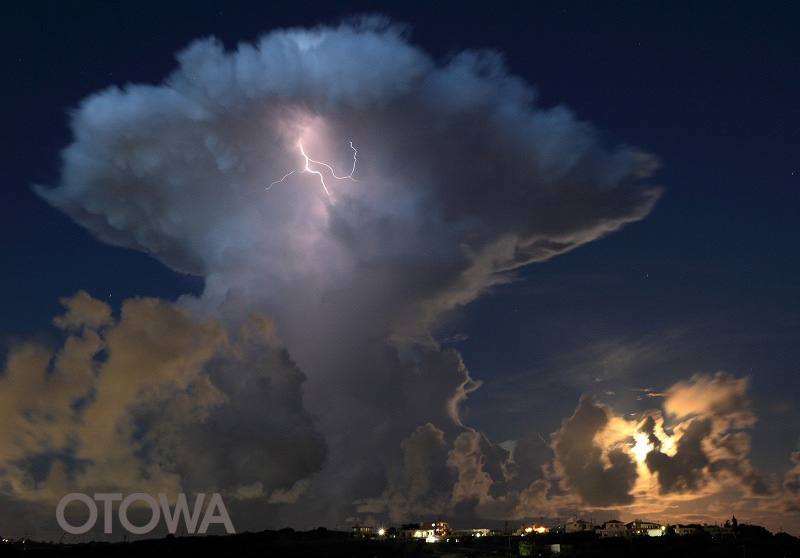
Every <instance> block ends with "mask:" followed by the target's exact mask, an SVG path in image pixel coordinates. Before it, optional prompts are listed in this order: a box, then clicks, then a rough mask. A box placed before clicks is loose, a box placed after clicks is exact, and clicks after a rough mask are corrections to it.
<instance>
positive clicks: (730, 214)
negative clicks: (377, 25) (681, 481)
mask: <svg viewBox="0 0 800 558" xmlns="http://www.w3.org/2000/svg"><path fill="white" fill-rule="evenodd" d="M362 12H370V13H371V12H376V13H381V14H385V15H388V16H389V17H390V18H392V19H393V20H395V21H398V22H405V23H408V24H409V29H410V37H411V42H412V43H413V44H416V45H418V46H420V47H421V48H423V49H424V50H426V51H427V52H429V53H430V54H432V55H433V57H434V58H436V59H437V60H444V59H446V58H447V57H448V56H449V55H451V54H453V53H455V52H458V51H460V50H463V49H475V48H489V49H495V50H498V51H500V52H502V53H503V54H504V56H505V59H506V62H507V66H508V68H509V69H510V71H511V73H513V74H515V75H518V76H520V77H521V78H522V79H524V80H525V81H526V82H528V83H529V84H532V85H534V86H535V87H536V88H537V90H538V104H539V105H541V106H544V107H550V106H555V105H559V104H564V105H566V106H567V107H569V108H570V109H571V110H572V111H574V113H575V115H576V116H577V118H578V119H579V120H583V121H587V122H590V123H591V124H592V125H594V126H596V127H597V129H598V131H599V132H598V133H599V134H600V135H601V137H602V138H603V142H604V143H605V144H607V145H608V146H609V147H614V146H616V145H619V144H626V145H633V146H636V147H638V148H640V149H643V150H644V151H647V152H650V153H653V154H655V155H656V156H658V157H659V158H660V160H661V162H662V166H661V168H660V169H659V170H658V171H657V173H656V175H655V179H654V180H653V182H655V183H656V184H658V185H660V186H662V187H663V188H664V195H663V197H662V199H661V200H660V202H659V203H658V204H657V206H656V207H655V209H654V211H653V212H652V213H651V214H650V215H649V216H648V217H647V218H645V219H644V220H643V221H641V222H637V223H634V224H631V225H629V226H627V227H626V228H624V229H623V230H622V231H620V232H617V233H614V234H612V235H609V236H608V237H607V238H603V239H601V240H599V241H596V242H592V243H589V244H587V245H584V246H582V247H580V248H578V249H576V250H574V251H572V252H570V253H567V254H564V255H561V256H558V257H556V258H554V259H552V260H550V261H548V262H545V263H541V264H534V265H531V266H529V267H526V268H524V269H523V270H521V271H518V272H517V274H518V277H519V281H517V282H515V283H513V284H510V285H504V286H501V287H497V288H495V289H494V290H493V292H492V293H491V294H489V295H485V296H483V297H482V298H479V299H478V300H476V301H475V302H473V303H471V304H470V305H469V306H468V307H466V308H464V309H463V310H461V311H460V312H459V314H458V316H457V318H456V319H454V320H451V321H450V322H449V323H448V324H447V325H446V326H445V327H444V328H443V330H442V331H440V332H439V333H440V336H439V337H440V338H442V339H444V338H447V337H451V336H454V335H457V334H466V335H467V336H468V338H467V339H466V340H460V341H456V342H454V343H453V346H455V347H456V348H458V350H459V351H461V353H462V354H463V356H464V360H465V362H466V365H467V367H468V368H469V369H470V371H471V374H472V377H473V378H476V379H480V380H482V381H483V383H484V385H483V387H482V388H481V389H480V390H478V391H477V392H475V393H474V394H473V395H472V396H471V397H470V399H469V400H468V401H467V403H466V404H465V406H464V413H463V418H464V421H465V423H467V424H470V425H472V426H475V427H476V428H479V429H480V430H481V431H483V432H485V433H486V434H487V435H488V436H489V438H491V439H492V440H493V441H495V442H500V441H503V440H506V439H513V438H518V437H521V436H523V435H525V434H526V433H527V432H528V431H529V430H530V429H531V428H534V429H535V430H536V431H538V432H539V433H540V434H542V435H543V436H545V437H546V436H547V435H549V434H550V433H551V432H554V431H555V430H556V429H558V428H559V426H560V424H561V420H562V419H564V418H566V417H568V416H569V415H570V414H571V413H572V410H573V409H574V407H575V405H576V403H577V401H578V398H579V397H580V395H581V394H582V393H592V394H594V395H596V396H597V397H598V398H599V399H600V400H601V401H603V402H606V403H608V404H610V405H612V406H613V407H614V408H615V409H616V410H617V411H619V412H620V413H632V412H636V411H641V410H644V409H645V408H647V406H648V405H649V403H650V401H642V400H638V399H637V397H638V396H639V395H640V394H641V393H642V392H636V391H631V390H632V389H636V388H653V389H654V390H655V391H656V392H660V391H663V390H665V389H667V388H668V387H669V386H671V385H673V384H674V383H675V382H677V381H679V380H682V379H687V378H689V377H690V376H691V375H692V374H695V373H708V374H711V373H714V372H716V371H717V370H725V371H728V372H730V373H732V374H733V375H735V376H736V377H743V376H748V377H749V378H750V392H749V396H750V398H751V399H752V402H753V408H754V411H755V414H756V416H757V417H758V422H757V423H756V425H755V427H753V429H752V430H751V433H752V435H753V441H752V451H751V454H750V459H751V461H752V463H753V464H754V465H755V466H756V467H759V468H762V469H763V470H765V471H767V472H768V473H769V474H771V475H773V476H774V479H776V480H779V479H780V476H781V475H782V474H783V473H784V472H785V471H786V470H787V469H788V468H789V467H790V465H791V464H790V461H789V455H790V453H791V452H792V451H795V450H797V449H798V437H799V436H800V428H799V425H800V408H798V406H797V401H800V387H798V382H797V381H796V379H797V378H798V363H799V362H800V297H799V296H798V288H797V287H798V273H800V219H798V209H799V208H800V159H798V146H800V103H798V99H800V72H798V69H800V41H798V38H797V28H798V23H800V8H797V7H794V6H792V5H791V3H779V2H769V3H758V4H756V3H740V2H733V3H721V2H711V3H696V2H695V3H690V2H647V3H638V2H636V3H634V2H617V3H613V4H610V5H609V4H599V3H588V2H587V3H584V2H558V3H556V2H535V3H519V2H510V3H491V4H489V3H471V2H470V3H465V5H457V4H453V3H429V2H405V3H402V4H385V5H384V4H380V3H379V4H375V3H372V2H337V3H329V2H317V3H313V2H311V3H308V2H306V3H298V4H294V3H292V4H288V3H286V4H274V3H269V4H267V3H256V2H191V3H188V2H187V3H182V2H178V3H164V2H136V3H111V4H109V3H103V2H82V3H66V2H38V3H17V4H15V5H13V6H7V7H6V10H5V14H4V17H3V21H2V23H0V52H2V71H3V75H4V76H5V77H4V86H3V88H2V92H0V99H2V101H3V106H4V107H5V110H4V111H3V112H4V116H3V120H2V129H3V134H2V153H3V154H4V157H3V162H4V164H3V166H2V173H0V181H1V182H2V188H0V196H2V198H0V208H2V209H0V211H2V217H1V218H0V242H2V254H3V261H4V263H3V266H2V269H3V271H2V274H0V281H2V290H1V291H0V292H2V293H4V294H3V296H1V297H0V338H2V339H3V348H4V350H6V349H7V348H8V347H9V346H10V345H11V344H13V342H14V340H17V339H20V338H31V337H35V338H44V339H49V336H51V335H54V334H53V332H52V331H51V329H50V325H49V324H50V321H51V320H52V318H53V316H55V315H57V314H58V313H59V312H60V308H61V307H60V305H59V302H58V301H59V299H60V298H61V297H65V296H69V295H72V294H73V293H75V292H76V291H78V290H80V289H83V290H86V291H87V292H89V293H90V294H91V295H92V296H94V297H96V298H100V299H104V300H107V301H108V302H110V303H111V304H112V305H115V304H119V302H120V301H122V300H123V299H126V298H130V297H133V296H142V295H148V296H158V297H161V298H167V299H172V300H174V299H176V298H177V297H178V296H179V295H181V294H184V293H195V294H198V293H200V292H201V291H202V289H203V280H202V279H201V278H197V277H191V276H183V275H180V274H177V273H175V272H173V271H171V270H169V269H167V268H166V267H165V266H163V265H162V264H161V263H159V262H157V261H155V260H154V259H151V258H150V257H149V256H147V255H145V254H142V253H139V252H134V251H132V250H127V249H123V248H117V247H109V246H106V245H103V244H101V243H100V242H98V241H97V240H96V239H94V238H93V237H92V235H91V234H90V233H89V232H87V231H86V230H84V229H83V228H81V227H79V226H78V225H76V224H74V223H73V222H72V221H70V220H69V218H68V217H66V216H65V215H63V214H62V213H60V212H59V211H57V210H56V209H53V208H52V207H50V206H48V205H47V204H46V203H44V202H43V201H42V200H41V199H40V198H39V197H37V196H36V195H35V194H34V193H33V192H32V190H31V186H32V185H33V184H43V185H47V186H51V185H55V184H56V183H57V182H58V180H59V168H60V159H59V151H60V150H61V149H62V148H64V147H65V146H66V145H68V144H69V143H70V141H71V134H70V130H69V126H68V120H69V113H70V111H71V110H72V109H74V108H75V107H76V106H77V105H78V103H79V102H80V100H81V99H82V98H84V97H86V96H87V95H89V94H91V93H93V92H95V91H97V90H99V89H103V88H105V87H108V86H111V85H123V84H127V83H150V84H157V83H160V82H161V80H162V79H163V78H164V76H165V75H167V74H168V73H169V72H170V71H171V70H172V69H174V67H175V64H176V63H175V60H174V53H175V52H176V51H178V50H180V49H182V48H183V47H185V45H187V44H188V43H189V42H190V41H192V40H193V39H196V38H199V37H204V36H208V35H214V36H216V37H218V38H220V39H221V40H222V41H223V43H224V44H225V46H226V47H228V48H233V47H235V45H236V43H237V42H239V41H251V40H254V39H256V38H258V37H259V36H260V35H261V34H262V33H264V32H267V31H270V30H273V29H277V28H285V27H298V26H313V25H315V24H317V23H336V22H337V21H339V20H340V19H341V18H343V17H347V16H351V15H353V14H358V13H362ZM644 399H647V398H646V397H645V398H644Z"/></svg>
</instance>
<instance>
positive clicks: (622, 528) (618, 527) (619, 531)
mask: <svg viewBox="0 0 800 558" xmlns="http://www.w3.org/2000/svg"><path fill="white" fill-rule="evenodd" d="M599 533H600V536H601V537H627V536H628V526H627V525H625V524H624V523H623V522H622V521H619V520H617V519H610V520H608V521H606V522H605V523H603V527H602V528H601V529H599Z"/></svg>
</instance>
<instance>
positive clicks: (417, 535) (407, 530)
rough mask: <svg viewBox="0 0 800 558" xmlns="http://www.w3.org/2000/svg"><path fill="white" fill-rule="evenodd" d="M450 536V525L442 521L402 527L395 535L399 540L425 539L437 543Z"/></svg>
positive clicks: (410, 524) (422, 522)
mask: <svg viewBox="0 0 800 558" xmlns="http://www.w3.org/2000/svg"><path fill="white" fill-rule="evenodd" d="M449 534H450V525H448V524H447V523H445V522H443V521H434V522H430V521H421V522H419V523H409V524H406V525H403V526H402V527H401V528H400V531H399V532H398V534H397V537H398V538H400V539H425V540H426V541H427V542H437V541H440V540H442V539H444V538H446V537H447V536H448V535H449Z"/></svg>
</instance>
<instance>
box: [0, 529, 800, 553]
mask: <svg viewBox="0 0 800 558" xmlns="http://www.w3.org/2000/svg"><path fill="white" fill-rule="evenodd" d="M522 541H529V542H530V543H531V555H532V556H551V555H552V554H551V552H550V547H549V546H548V545H551V544H561V545H565V546H566V545H569V546H568V547H567V548H565V549H564V550H563V551H562V552H561V554H558V556H560V557H563V558H573V557H578V558H582V557H614V558H618V557H619V558H627V557H631V558H633V557H647V558H650V557H655V558H659V557H676V556H678V557H681V558H694V557H697V558H717V557H725V558H728V557H731V558H734V557H735V558H740V557H741V558H760V557H769V558H772V557H781V558H782V557H800V539H798V538H797V537H793V536H791V535H787V534H786V533H778V534H776V535H772V534H771V533H770V532H769V531H767V530H766V529H764V528H762V527H758V526H751V525H740V530H739V536H738V538H734V537H727V538H717V539H715V538H711V537H710V536H708V535H707V534H697V535H686V536H674V535H673V536H664V537H652V538H651V537H636V538H631V539H623V538H618V539H601V538H598V537H597V536H596V535H594V534H592V533H575V534H571V535H570V534H557V533H556V534H549V535H536V536H532V537H524V538H522V537H506V536H500V537H483V538H475V539H467V540H463V541H461V542H457V543H456V542H447V543H434V544H429V543H425V542H417V541H404V540H397V539H373V540H353V539H352V538H350V535H349V533H343V532H335V531H328V530H326V529H316V530H313V531H305V532H296V531H293V530H291V529H282V530H280V531H262V532H260V533H241V534H237V535H229V536H219V537H212V536H209V537H173V536H167V537H166V538H163V539H151V540H143V541H134V542H129V543H85V544H73V545H59V544H48V543H37V542H28V543H27V545H26V546H25V548H23V546H22V544H20V543H17V544H15V545H11V544H0V557H6V556H19V557H20V558H35V557H58V556H71V557H87V558H94V557H98V558H99V557H103V558H122V557H126V558H127V557H134V556H135V557H145V558H161V557H197V556H226V557H227V556H231V557H245V558H247V557H254V556H258V557H265V556H267V557H270V556H274V557H313V558H316V557H319V558H322V557H326V558H340V557H341V558H345V557H346V558H373V557H393V556H404V557H411V558H415V557H416V558H428V557H439V558H445V557H448V558H457V557H463V558H467V557H470V558H480V557H489V556H509V555H510V556H519V545H520V542H522Z"/></svg>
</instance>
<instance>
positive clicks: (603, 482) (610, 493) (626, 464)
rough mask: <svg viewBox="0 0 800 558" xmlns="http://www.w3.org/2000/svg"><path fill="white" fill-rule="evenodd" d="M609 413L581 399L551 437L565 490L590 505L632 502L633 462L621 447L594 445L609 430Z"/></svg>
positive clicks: (634, 463)
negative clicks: (573, 492) (574, 493)
mask: <svg viewBox="0 0 800 558" xmlns="http://www.w3.org/2000/svg"><path fill="white" fill-rule="evenodd" d="M610 415H611V411H610V410H609V409H607V407H606V406H605V405H603V404H601V403H598V402H597V401H595V400H594V399H593V398H591V397H586V396H584V397H582V398H581V401H580V403H579V404H578V407H577V409H575V413H574V414H573V415H572V416H571V417H570V418H568V419H565V420H564V422H563V424H562V426H561V429H560V430H558V431H557V432H555V433H554V434H553V451H554V452H555V456H556V465H557V468H558V471H559V472H560V473H561V475H562V477H563V480H564V484H565V485H566V487H567V488H569V489H572V490H574V491H575V492H576V493H577V494H578V496H580V498H581V500H582V501H583V502H585V504H586V505H589V506H597V507H608V506H618V505H626V504H630V503H632V502H633V500H634V498H633V495H632V493H631V492H632V490H633V486H634V484H635V482H636V478H637V470H636V461H635V459H634V458H633V457H632V456H630V455H629V454H628V453H626V452H625V451H624V450H623V449H622V448H621V447H613V446H612V447H604V446H602V445H600V444H598V443H597V442H596V438H597V437H598V435H601V434H602V433H603V431H604V430H605V429H606V428H607V427H608V425H609V422H610V418H611V417H610Z"/></svg>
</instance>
